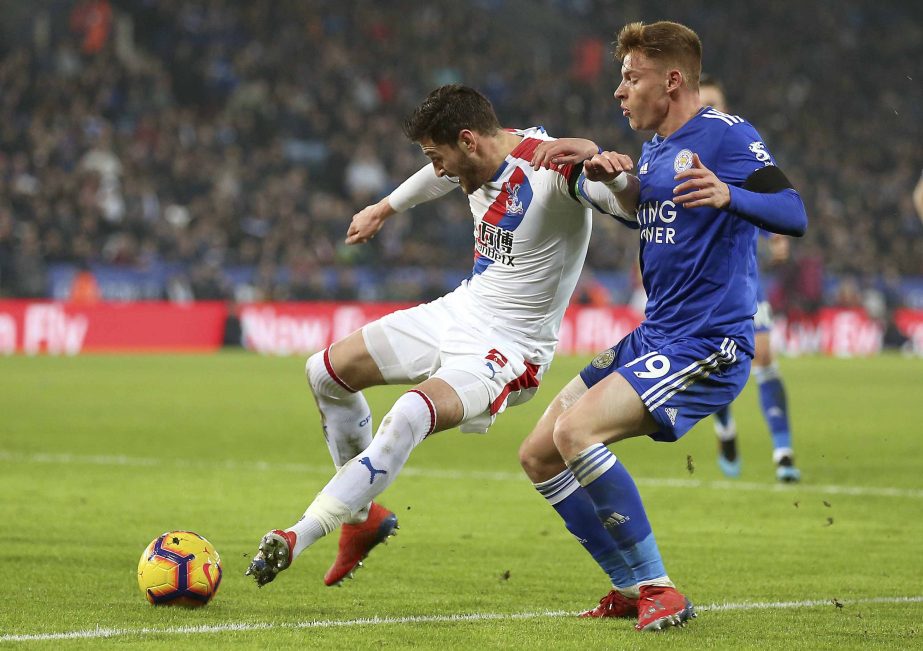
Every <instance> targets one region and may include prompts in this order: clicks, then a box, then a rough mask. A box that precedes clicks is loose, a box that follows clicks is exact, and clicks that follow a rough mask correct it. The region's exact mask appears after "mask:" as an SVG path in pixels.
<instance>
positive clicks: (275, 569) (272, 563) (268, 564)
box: [245, 529, 298, 588]
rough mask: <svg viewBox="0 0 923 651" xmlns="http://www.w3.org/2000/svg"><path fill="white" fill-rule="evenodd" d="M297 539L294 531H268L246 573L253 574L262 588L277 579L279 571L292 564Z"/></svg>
mask: <svg viewBox="0 0 923 651" xmlns="http://www.w3.org/2000/svg"><path fill="white" fill-rule="evenodd" d="M297 539H298V536H297V534H296V533H295V532H294V531H282V530H281V529H273V530H272V531H270V532H269V533H267V534H266V535H265V536H263V538H262V539H261V540H260V547H259V551H257V552H256V556H254V557H253V560H252V561H250V567H248V568H247V571H246V572H245V574H246V575H247V576H252V577H253V578H254V579H255V580H256V585H257V586H259V587H260V588H262V587H263V586H264V585H266V584H267V583H270V582H271V581H273V580H275V578H276V575H277V574H278V573H279V572H281V571H282V570H284V569H287V568H288V566H289V565H291V564H292V555H293V554H292V552H293V550H294V549H295V541H296V540H297Z"/></svg>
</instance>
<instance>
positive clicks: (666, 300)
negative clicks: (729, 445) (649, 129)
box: [637, 107, 775, 355]
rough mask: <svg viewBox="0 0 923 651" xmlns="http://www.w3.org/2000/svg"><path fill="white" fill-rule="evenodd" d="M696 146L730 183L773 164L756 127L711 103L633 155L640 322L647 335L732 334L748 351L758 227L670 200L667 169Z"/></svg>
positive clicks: (683, 161)
mask: <svg viewBox="0 0 923 651" xmlns="http://www.w3.org/2000/svg"><path fill="white" fill-rule="evenodd" d="M693 153H695V154H698V155H699V158H700V159H701V161H702V164H703V165H705V167H707V168H708V169H710V170H711V171H712V172H714V173H715V174H716V175H717V176H718V178H719V179H721V180H722V181H724V182H725V183H727V184H728V185H735V186H742V185H743V184H744V182H745V181H746V180H747V177H749V176H750V174H752V173H753V172H754V171H756V170H758V169H760V168H761V167H764V166H766V165H774V164H775V162H774V161H773V159H772V156H771V155H770V153H769V152H768V151H767V149H766V147H765V145H764V144H763V142H762V138H761V137H760V135H759V133H757V131H756V129H754V128H753V126H751V125H750V124H749V123H748V122H746V121H745V120H743V119H742V118H740V117H738V116H734V115H728V114H725V113H721V112H719V111H717V110H715V109H713V108H711V107H704V108H702V109H701V110H700V111H699V112H698V113H696V115H695V116H694V117H693V118H692V119H690V120H689V121H688V122H686V124H684V125H683V126H682V127H680V128H679V129H678V130H677V131H675V132H674V133H672V134H670V135H669V136H668V137H667V138H662V137H660V136H657V135H655V136H654V137H653V139H651V140H650V141H648V142H646V143H645V144H644V146H643V148H642V150H641V157H640V159H639V160H638V167H637V169H638V179H639V180H640V182H641V188H640V196H639V199H638V212H637V217H638V226H639V228H640V230H641V253H640V258H641V277H642V280H643V283H644V289H645V290H646V291H647V297H648V300H647V309H646V310H645V321H644V323H643V324H642V326H641V327H642V328H643V329H644V330H645V331H646V335H647V336H649V337H650V338H651V339H652V340H653V341H659V340H663V341H666V340H675V339H677V338H678V337H683V336H719V335H720V336H722V337H732V338H734V339H735V340H736V341H737V342H738V343H739V345H740V347H741V348H743V349H744V350H746V351H747V352H749V353H750V354H751V355H752V354H753V320H752V317H753V314H754V313H755V312H756V284H757V282H758V269H757V260H756V237H757V230H758V229H757V227H756V226H754V225H753V224H751V223H749V222H747V221H746V220H744V219H742V218H741V217H739V216H737V215H735V214H733V213H730V212H728V211H726V210H718V209H715V208H711V207H702V208H691V209H686V208H683V207H682V206H679V205H676V204H674V203H673V200H672V199H673V196H674V193H673V188H675V187H676V186H677V185H679V183H680V181H676V180H675V179H674V178H673V177H674V176H675V175H676V174H678V173H679V172H681V171H683V170H685V169H688V168H690V167H692V154H693Z"/></svg>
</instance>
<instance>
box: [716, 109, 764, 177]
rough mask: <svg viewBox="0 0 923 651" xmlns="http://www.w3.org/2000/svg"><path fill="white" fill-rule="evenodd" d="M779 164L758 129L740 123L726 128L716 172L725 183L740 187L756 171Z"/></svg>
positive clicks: (718, 153)
mask: <svg viewBox="0 0 923 651" xmlns="http://www.w3.org/2000/svg"><path fill="white" fill-rule="evenodd" d="M775 164H776V161H775V159H774V158H773V157H772V154H770V153H769V150H768V149H767V148H766V145H765V144H763V139H762V137H761V136H760V134H759V133H758V132H757V130H756V129H754V128H753V126H752V125H751V124H750V123H748V122H740V123H738V124H733V125H731V126H729V127H728V128H727V129H725V131H724V136H723V137H722V138H721V144H720V146H719V147H718V151H717V155H716V157H715V162H714V169H713V170H712V171H713V172H714V173H715V175H716V176H717V177H718V178H719V179H721V180H722V181H724V182H725V183H727V184H729V185H736V186H738V187H740V186H742V185H743V184H744V182H745V181H746V180H747V178H748V177H749V176H750V175H751V174H753V172H755V171H756V170H758V169H761V168H763V167H768V166H769V165H775Z"/></svg>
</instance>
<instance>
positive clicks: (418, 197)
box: [346, 165, 458, 244]
mask: <svg viewBox="0 0 923 651" xmlns="http://www.w3.org/2000/svg"><path fill="white" fill-rule="evenodd" d="M457 187H458V184H457V183H456V182H454V181H452V180H451V179H449V178H447V177H439V176H436V172H435V171H434V170H433V166H432V165H426V166H425V167H423V168H421V169H420V170H419V171H418V172H416V173H415V174H414V175H413V176H411V177H410V178H409V179H407V180H406V181H404V182H403V183H401V184H400V185H399V186H397V187H396V188H395V189H394V191H393V192H392V193H391V194H390V195H388V196H387V197H385V198H384V199H382V200H381V201H379V202H378V203H375V204H372V205H371V206H366V207H365V208H363V209H362V210H360V211H359V212H357V213H356V214H355V215H353V219H352V222H351V223H350V224H349V228H348V229H347V231H346V243H347V244H364V243H365V242H368V241H369V240H370V239H372V238H373V237H375V234H376V233H377V232H378V231H380V230H381V227H382V226H384V223H385V221H387V219H388V218H389V217H391V215H395V214H397V213H399V212H404V211H405V210H409V209H411V208H413V207H414V206H417V205H419V204H421V203H426V202H427V201H432V200H433V199H438V198H439V197H442V196H444V195H446V194H448V193H449V192H451V191H452V190H454V189H455V188H457Z"/></svg>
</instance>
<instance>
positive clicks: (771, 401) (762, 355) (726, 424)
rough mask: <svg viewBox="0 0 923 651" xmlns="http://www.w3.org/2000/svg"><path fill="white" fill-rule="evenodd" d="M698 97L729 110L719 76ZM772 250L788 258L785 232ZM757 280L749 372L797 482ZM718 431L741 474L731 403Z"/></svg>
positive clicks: (784, 465)
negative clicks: (754, 379) (752, 345)
mask: <svg viewBox="0 0 923 651" xmlns="http://www.w3.org/2000/svg"><path fill="white" fill-rule="evenodd" d="M699 99H700V100H701V101H702V105H703V106H712V107H714V108H716V109H717V110H719V111H721V112H722V113H727V102H726V99H725V95H724V89H723V88H722V87H721V84H720V83H719V82H718V80H716V79H714V78H712V77H706V76H705V75H703V76H702V79H701V81H700V82H699ZM767 239H768V241H769V247H770V253H771V256H772V260H773V261H774V262H785V261H786V260H787V259H788V252H789V242H788V238H787V237H786V236H784V235H779V234H777V233H769V234H768V237H767ZM756 282H757V293H756V295H757V305H756V315H755V316H754V317H753V324H754V327H755V335H754V338H753V341H754V349H755V352H754V355H753V365H752V366H751V367H750V374H751V376H753V377H754V378H756V383H757V385H758V387H759V389H758V390H759V395H760V409H761V410H762V412H763V419H764V420H765V421H766V426H767V427H768V428H769V434H770V435H771V436H772V448H773V450H772V462H773V463H774V464H775V466H776V478H777V479H778V480H779V481H783V482H796V481H798V480H800V479H801V472H800V471H799V470H798V468H796V467H795V450H794V448H793V446H792V431H791V425H790V419H789V415H788V399H787V398H786V395H785V385H784V384H783V383H782V376H781V375H780V373H779V364H778V363H777V362H776V360H775V357H774V356H773V353H772V344H771V335H772V308H771V307H770V305H769V300H768V299H767V298H766V291H765V288H764V287H763V283H762V279H761V278H760V277H759V274H757V276H756ZM715 432H716V433H717V435H718V467H719V468H721V471H722V472H723V473H724V474H725V475H727V476H728V477H739V476H740V466H741V463H740V451H739V450H738V449H737V425H736V424H735V422H734V417H733V415H732V414H731V406H730V405H728V406H727V407H725V408H724V409H719V410H718V411H717V412H715Z"/></svg>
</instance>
